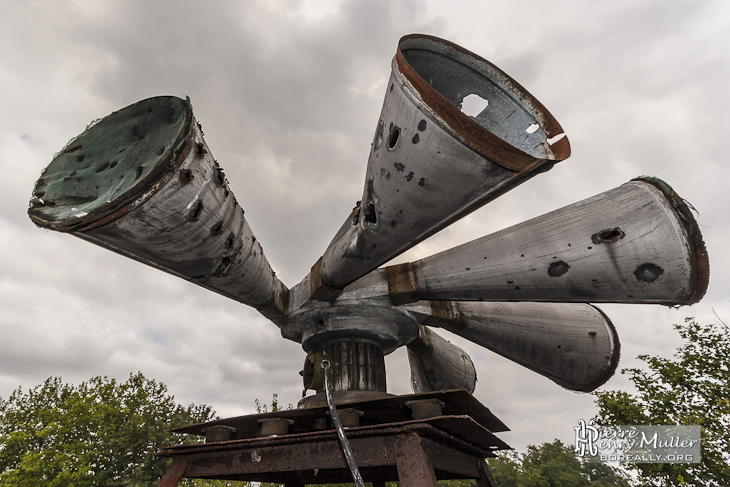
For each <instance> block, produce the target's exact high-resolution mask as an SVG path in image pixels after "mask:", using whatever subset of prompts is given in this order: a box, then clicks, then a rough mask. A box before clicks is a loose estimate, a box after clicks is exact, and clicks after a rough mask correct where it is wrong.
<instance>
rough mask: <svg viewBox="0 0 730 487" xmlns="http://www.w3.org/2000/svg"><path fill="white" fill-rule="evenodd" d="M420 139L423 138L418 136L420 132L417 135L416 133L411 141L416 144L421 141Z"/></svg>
mask: <svg viewBox="0 0 730 487" xmlns="http://www.w3.org/2000/svg"><path fill="white" fill-rule="evenodd" d="M419 140H421V138H420V137H419V136H418V134H416V135H414V136H413V138H412V139H411V142H413V143H414V144H418V141H419Z"/></svg>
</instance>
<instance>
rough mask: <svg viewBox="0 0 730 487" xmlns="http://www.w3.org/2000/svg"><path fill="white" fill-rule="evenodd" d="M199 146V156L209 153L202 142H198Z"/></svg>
mask: <svg viewBox="0 0 730 487" xmlns="http://www.w3.org/2000/svg"><path fill="white" fill-rule="evenodd" d="M197 146H198V155H199V156H202V155H203V154H205V153H206V152H207V151H206V150H205V146H203V143H202V142H198V144H197Z"/></svg>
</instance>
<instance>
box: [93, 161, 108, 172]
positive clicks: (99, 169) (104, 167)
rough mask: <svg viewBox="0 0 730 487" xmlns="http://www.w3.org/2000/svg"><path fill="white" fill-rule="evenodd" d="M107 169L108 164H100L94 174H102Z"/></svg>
mask: <svg viewBox="0 0 730 487" xmlns="http://www.w3.org/2000/svg"><path fill="white" fill-rule="evenodd" d="M108 168H109V163H108V162H105V163H104V164H102V165H101V166H99V167H97V168H96V172H102V171H103V170H104V169H108Z"/></svg>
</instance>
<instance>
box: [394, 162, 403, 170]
mask: <svg viewBox="0 0 730 487" xmlns="http://www.w3.org/2000/svg"><path fill="white" fill-rule="evenodd" d="M393 166H395V169H396V171H398V172H403V171H405V170H406V166H404V165H403V164H401V163H400V162H396V163H395V164H393Z"/></svg>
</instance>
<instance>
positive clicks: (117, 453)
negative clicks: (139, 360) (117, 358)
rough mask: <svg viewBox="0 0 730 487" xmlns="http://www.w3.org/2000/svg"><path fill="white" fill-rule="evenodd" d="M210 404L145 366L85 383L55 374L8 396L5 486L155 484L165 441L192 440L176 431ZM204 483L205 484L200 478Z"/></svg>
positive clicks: (1, 466) (0, 427) (3, 404)
mask: <svg viewBox="0 0 730 487" xmlns="http://www.w3.org/2000/svg"><path fill="white" fill-rule="evenodd" d="M213 415H214V413H213V412H212V411H211V409H210V407H208V406H204V405H190V406H188V407H182V406H180V405H178V404H176V403H175V401H174V398H173V397H172V396H170V395H168V393H167V387H166V386H165V385H164V384H161V383H159V382H156V381H154V380H149V379H146V378H145V377H144V376H143V375H142V374H141V373H138V374H136V375H130V377H129V379H128V380H127V381H125V382H118V381H116V380H114V379H108V378H106V377H94V378H93V379H91V380H89V381H88V382H84V383H81V384H80V385H78V386H73V385H69V384H64V383H63V382H62V381H61V379H60V378H58V377H52V378H49V379H47V380H46V381H45V382H44V383H43V384H41V385H39V386H36V387H34V388H32V389H30V390H28V391H27V392H24V391H23V390H22V389H21V388H18V389H17V390H15V391H14V392H13V393H12V394H11V395H10V397H9V398H8V399H7V400H5V399H2V398H0V486H3V487H5V486H8V487H9V486H19V487H24V486H28V487H30V486H48V487H55V486H71V485H72V486H75V487H86V486H89V487H91V486H105V487H106V486H109V487H112V486H147V485H155V483H156V482H157V481H158V480H159V478H160V476H161V475H162V474H163V473H164V471H165V469H166V468H167V465H168V464H169V459H166V458H160V457H155V456H154V454H155V453H156V452H157V451H159V450H160V449H162V448H163V447H166V446H170V445H173V444H179V443H182V442H183V441H191V440H189V439H187V438H182V437H180V436H177V435H173V434H171V433H169V432H168V429H170V428H174V427H178V426H183V425H186V424H192V423H199V422H203V421H208V420H210V419H212V418H213ZM199 485H204V484H199Z"/></svg>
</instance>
